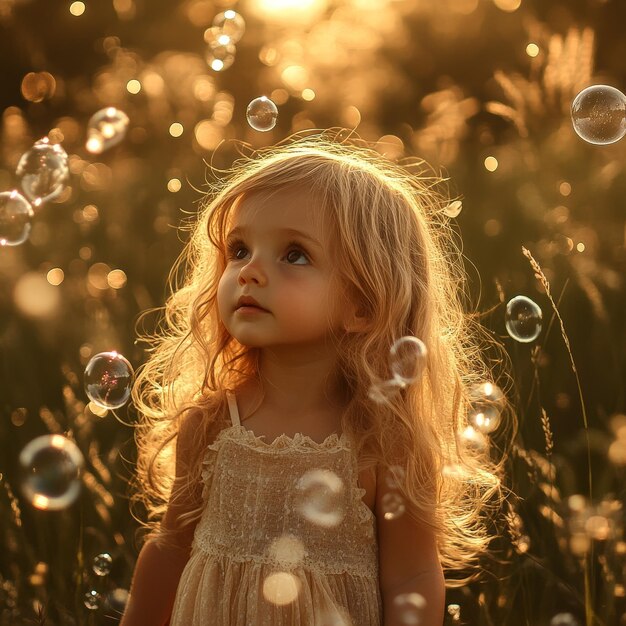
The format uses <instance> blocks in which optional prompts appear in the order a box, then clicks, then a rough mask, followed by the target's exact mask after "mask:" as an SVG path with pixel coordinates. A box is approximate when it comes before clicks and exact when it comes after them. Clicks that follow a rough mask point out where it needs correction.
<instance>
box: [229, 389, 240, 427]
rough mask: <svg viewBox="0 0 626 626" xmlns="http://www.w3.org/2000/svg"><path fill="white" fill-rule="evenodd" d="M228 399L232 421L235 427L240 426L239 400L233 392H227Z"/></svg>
mask: <svg viewBox="0 0 626 626" xmlns="http://www.w3.org/2000/svg"><path fill="white" fill-rule="evenodd" d="M226 398H227V400H228V410H229V411H230V420H231V422H232V423H233V426H239V425H240V422H239V409H237V399H236V398H235V394H234V393H233V392H232V391H227V392H226Z"/></svg>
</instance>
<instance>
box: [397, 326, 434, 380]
mask: <svg viewBox="0 0 626 626" xmlns="http://www.w3.org/2000/svg"><path fill="white" fill-rule="evenodd" d="M426 353H427V350H426V346H425V345H424V342H423V341H422V340H421V339H418V338H417V337H413V336H411V335H407V336H406V337H401V338H400V339H398V340H397V341H396V342H395V343H394V344H393V346H391V349H390V350H389V358H390V360H391V371H392V372H393V375H394V380H396V381H397V382H398V383H399V384H400V385H401V386H404V385H408V384H410V383H413V382H415V381H416V380H418V379H419V378H420V376H421V375H422V372H423V370H424V366H425V365H426Z"/></svg>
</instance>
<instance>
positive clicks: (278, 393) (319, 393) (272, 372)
mask: <svg viewBox="0 0 626 626" xmlns="http://www.w3.org/2000/svg"><path fill="white" fill-rule="evenodd" d="M335 368H336V358H335V356H334V355H332V354H329V353H327V354H319V353H317V354H315V355H313V356H312V355H311V354H308V353H307V352H306V351H304V350H301V351H299V352H298V353H296V354H294V353H293V352H290V353H289V354H285V353H281V352H280V351H277V350H274V349H272V350H271V351H270V350H264V351H263V353H262V354H261V358H260V362H259V370H260V379H259V380H250V381H249V382H248V384H247V385H246V387H247V388H248V390H249V393H250V394H251V396H252V397H253V398H254V399H253V403H254V406H256V405H257V404H260V405H262V406H263V407H265V408H267V409H271V410H275V411H279V412H281V413H283V414H291V415H316V414H325V413H332V412H335V411H337V409H339V408H341V407H342V406H343V402H344V401H343V399H342V393H341V387H340V385H338V384H337V381H336V379H335V377H334V376H333V373H334V372H335ZM263 391H264V392H265V393H263ZM261 399H262V401H261Z"/></svg>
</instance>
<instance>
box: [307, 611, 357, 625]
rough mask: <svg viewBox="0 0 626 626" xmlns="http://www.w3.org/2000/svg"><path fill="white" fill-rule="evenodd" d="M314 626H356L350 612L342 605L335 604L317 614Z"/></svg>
mask: <svg viewBox="0 0 626 626" xmlns="http://www.w3.org/2000/svg"><path fill="white" fill-rule="evenodd" d="M313 626H356V624H355V623H354V622H353V621H352V619H351V618H350V614H349V613H348V611H346V610H345V609H344V608H343V607H341V606H333V607H329V608H326V609H323V610H322V611H321V612H320V613H317V612H316V614H315V622H314V624H313Z"/></svg>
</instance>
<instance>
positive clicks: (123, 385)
mask: <svg viewBox="0 0 626 626" xmlns="http://www.w3.org/2000/svg"><path fill="white" fill-rule="evenodd" d="M133 376H134V371H133V366H132V365H131V364H130V362H129V361H128V359H126V358H125V357H124V356H122V355H121V354H119V353H117V352H100V353H99V354H96V355H95V356H93V357H92V358H91V359H90V360H89V363H87V367H86V368H85V376H84V385H85V393H86V394H87V396H88V397H89V399H90V400H91V401H92V402H94V403H95V404H97V405H98V406H100V407H102V408H104V409H118V408H119V407H121V406H124V404H126V402H127V401H128V398H129V397H130V390H131V384H132V381H133Z"/></svg>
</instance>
